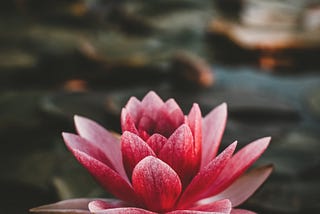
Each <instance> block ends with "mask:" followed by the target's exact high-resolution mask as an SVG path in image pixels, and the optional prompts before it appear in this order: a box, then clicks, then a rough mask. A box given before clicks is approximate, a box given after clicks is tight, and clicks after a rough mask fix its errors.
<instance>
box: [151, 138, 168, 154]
mask: <svg viewBox="0 0 320 214" xmlns="http://www.w3.org/2000/svg"><path fill="white" fill-rule="evenodd" d="M166 143H167V138H165V137H164V136H162V135H160V134H153V135H152V136H151V137H150V138H149V139H148V140H147V144H148V145H149V146H150V147H151V149H152V150H153V152H154V153H155V154H156V155H158V154H159V152H160V151H161V149H162V147H163V146H164V145H165V144H166Z"/></svg>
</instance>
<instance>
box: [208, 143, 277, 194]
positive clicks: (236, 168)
mask: <svg viewBox="0 0 320 214" xmlns="http://www.w3.org/2000/svg"><path fill="white" fill-rule="evenodd" d="M270 139H271V138H270V137H265V138H260V139H258V140H256V141H254V142H252V143H250V144H248V145H247V146H245V147H244V148H242V149H241V150H240V151H238V152H237V153H236V154H235V155H234V156H233V157H232V158H231V159H230V161H229V162H228V163H227V165H226V166H225V168H224V169H223V170H222V172H221V174H220V175H219V177H218V178H217V179H216V180H215V182H214V183H213V184H212V185H211V187H210V188H209V189H208V191H207V193H206V197H208V196H213V195H215V194H217V193H220V192H221V191H223V190H225V188H227V187H228V186H229V185H230V184H231V183H233V182H234V181H235V180H236V179H237V178H238V177H239V176H241V175H242V174H243V173H244V171H246V170H247V169H248V168H249V167H250V166H251V165H252V164H253V163H254V162H255V161H256V160H257V159H258V158H259V157H260V156H261V154H262V153H263V152H264V151H265V150H266V148H267V147H268V145H269V142H270Z"/></svg>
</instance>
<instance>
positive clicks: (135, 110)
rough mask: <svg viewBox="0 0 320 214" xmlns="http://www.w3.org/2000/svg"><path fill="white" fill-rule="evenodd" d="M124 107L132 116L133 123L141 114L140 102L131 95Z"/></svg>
mask: <svg viewBox="0 0 320 214" xmlns="http://www.w3.org/2000/svg"><path fill="white" fill-rule="evenodd" d="M125 109H126V110H127V112H128V113H129V115H130V116H131V117H132V119H133V121H134V123H135V122H136V121H137V119H138V118H139V117H140V114H141V110H142V106H141V102H140V101H139V100H138V99H137V98H135V97H131V98H130V99H129V101H128V103H127V104H126V107H125Z"/></svg>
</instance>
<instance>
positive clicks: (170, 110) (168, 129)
mask: <svg viewBox="0 0 320 214" xmlns="http://www.w3.org/2000/svg"><path fill="white" fill-rule="evenodd" d="M183 121H184V115H183V112H182V110H181V109H180V107H179V105H178V104H177V103H176V101H175V100H174V99H169V100H168V101H166V102H165V103H164V105H162V107H161V108H160V109H159V111H158V114H157V120H156V127H155V133H159V134H161V135H163V136H165V137H169V136H170V135H171V134H172V133H173V132H174V130H175V129H177V128H178V127H179V126H180V125H181V124H182V123H183Z"/></svg>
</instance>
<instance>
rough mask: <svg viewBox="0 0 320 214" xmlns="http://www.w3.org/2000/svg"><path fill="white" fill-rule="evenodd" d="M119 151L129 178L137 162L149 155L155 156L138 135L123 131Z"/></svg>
mask: <svg viewBox="0 0 320 214" xmlns="http://www.w3.org/2000/svg"><path fill="white" fill-rule="evenodd" d="M121 150H122V155H123V163H124V165H125V168H126V170H127V173H128V175H129V176H130V175H131V174H132V170H133V168H134V167H135V166H136V165H137V163H138V162H139V161H141V160H142V159H143V158H145V157H147V156H149V155H152V156H155V154H154V152H153V151H152V149H151V148H150V146H149V145H148V144H147V143H146V142H144V141H143V140H142V139H141V138H140V137H139V136H138V135H135V134H133V133H131V132H127V131H125V132H124V133H123V135H122V137H121Z"/></svg>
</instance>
